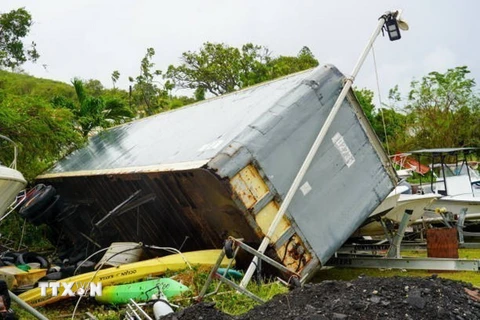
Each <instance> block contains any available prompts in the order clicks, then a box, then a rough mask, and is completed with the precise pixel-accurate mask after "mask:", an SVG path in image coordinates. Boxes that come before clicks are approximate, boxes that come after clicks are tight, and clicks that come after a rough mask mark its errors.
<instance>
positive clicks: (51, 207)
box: [27, 194, 63, 226]
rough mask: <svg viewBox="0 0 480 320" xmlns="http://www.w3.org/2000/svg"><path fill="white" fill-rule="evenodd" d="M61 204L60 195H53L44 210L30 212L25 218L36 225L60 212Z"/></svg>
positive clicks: (51, 218)
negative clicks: (34, 212)
mask: <svg viewBox="0 0 480 320" xmlns="http://www.w3.org/2000/svg"><path fill="white" fill-rule="evenodd" d="M62 205H63V204H62V200H61V197H60V196H59V195H58V194H57V195H55V196H54V197H53V200H52V202H51V203H50V204H48V206H47V207H46V208H45V210H43V211H42V212H39V213H36V214H31V215H30V216H29V217H28V218H27V220H29V221H30V222H31V223H32V224H33V225H36V226H39V225H41V224H42V223H47V222H48V221H52V220H53V219H54V218H55V216H56V215H57V214H58V212H60V209H61V207H62Z"/></svg>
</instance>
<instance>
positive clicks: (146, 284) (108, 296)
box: [95, 278, 189, 304]
mask: <svg viewBox="0 0 480 320" xmlns="http://www.w3.org/2000/svg"><path fill="white" fill-rule="evenodd" d="M188 290H189V288H188V287H187V286H184V285H183V284H181V283H180V282H177V281H175V280H173V279H170V278H161V279H154V280H147V281H142V282H136V283H129V284H122V285H118V286H108V287H105V288H103V291H102V295H101V296H96V297H95V300H97V302H99V303H103V304H126V303H129V302H130V299H133V300H135V301H136V302H146V301H150V300H151V299H152V295H154V294H155V295H157V296H159V292H161V293H163V295H164V296H165V297H166V298H167V299H171V298H174V297H177V296H179V295H181V294H182V293H184V292H186V291H188Z"/></svg>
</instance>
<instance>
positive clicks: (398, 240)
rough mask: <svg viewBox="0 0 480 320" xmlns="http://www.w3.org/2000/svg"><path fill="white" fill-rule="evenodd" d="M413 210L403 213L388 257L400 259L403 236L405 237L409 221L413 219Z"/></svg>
mask: <svg viewBox="0 0 480 320" xmlns="http://www.w3.org/2000/svg"><path fill="white" fill-rule="evenodd" d="M412 213H413V210H410V209H407V210H405V212H404V213H403V217H402V221H401V222H400V226H399V227H398V230H397V234H396V235H395V237H394V238H393V243H392V245H391V246H390V249H388V252H387V257H389V258H400V245H401V244H402V240H403V236H404V235H405V229H406V228H407V225H408V221H409V220H410V218H411V217H412Z"/></svg>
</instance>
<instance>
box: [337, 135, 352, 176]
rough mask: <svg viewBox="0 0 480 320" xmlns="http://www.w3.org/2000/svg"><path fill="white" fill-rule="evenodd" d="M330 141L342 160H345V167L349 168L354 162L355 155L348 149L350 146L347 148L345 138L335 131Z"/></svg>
mask: <svg viewBox="0 0 480 320" xmlns="http://www.w3.org/2000/svg"><path fill="white" fill-rule="evenodd" d="M332 142H333V144H334V145H335V148H337V150H338V152H340V155H341V156H342V158H343V162H345V164H346V165H347V167H349V168H350V167H351V166H352V164H353V163H354V162H355V157H354V156H353V154H352V152H351V151H350V148H348V146H347V144H346V143H345V140H344V139H343V137H342V135H341V134H340V133H338V132H337V133H336V134H335V135H334V136H333V138H332Z"/></svg>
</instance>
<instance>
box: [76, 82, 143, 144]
mask: <svg viewBox="0 0 480 320" xmlns="http://www.w3.org/2000/svg"><path fill="white" fill-rule="evenodd" d="M72 84H73V87H74V88H75V93H76V95H77V100H78V107H75V109H74V110H73V113H74V115H75V118H76V121H77V124H78V126H79V127H80V130H81V132H82V134H83V136H84V137H87V136H88V134H89V133H90V132H91V131H92V130H93V129H95V128H107V127H110V126H111V125H113V124H117V123H121V122H124V121H125V120H126V119H130V118H132V117H133V116H134V115H133V112H132V111H131V110H130V109H129V107H128V106H127V105H125V104H124V103H122V102H121V101H120V100H118V99H115V98H111V99H109V100H107V101H105V100H104V99H103V98H102V97H98V98H97V97H93V96H89V95H88V94H87V93H86V92H85V87H84V84H83V81H82V80H80V79H77V78H75V79H73V81H72Z"/></svg>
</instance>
